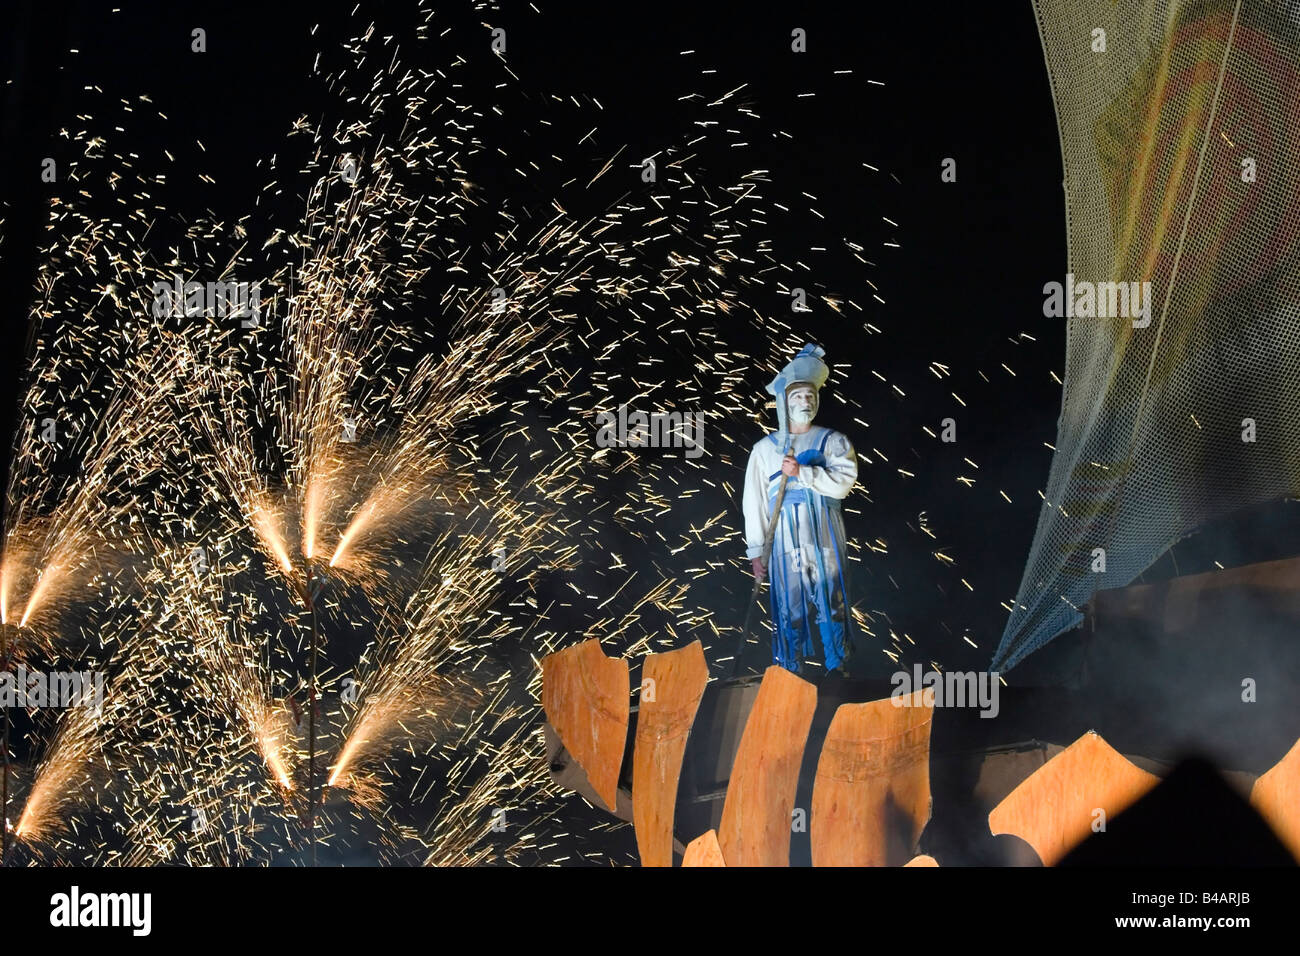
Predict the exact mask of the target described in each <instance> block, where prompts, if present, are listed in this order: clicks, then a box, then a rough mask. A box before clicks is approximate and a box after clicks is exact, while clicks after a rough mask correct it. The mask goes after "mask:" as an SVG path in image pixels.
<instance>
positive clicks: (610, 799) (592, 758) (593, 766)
mask: <svg viewBox="0 0 1300 956" xmlns="http://www.w3.org/2000/svg"><path fill="white" fill-rule="evenodd" d="M542 707H543V708H544V709H545V710H546V719H547V720H549V721H550V723H551V726H552V727H554V728H555V732H556V733H558V734H559V735H560V740H562V741H563V742H564V747H565V749H566V750H568V751H569V753H571V754H572V755H573V758H574V759H575V760H577V761H578V764H579V765H580V766H581V767H582V769H583V770H585V771H586V773H587V779H588V780H590V781H591V787H592V789H593V790H595V791H596V793H597V795H598V796H599V797H600V798H601V799H602V800H603V801H605V808H606V809H607V810H611V811H612V810H614V809H615V806H616V802H617V800H618V771H619V768H620V767H621V766H622V765H623V751H624V749H626V746H627V721H628V710H629V702H628V680H627V661H625V660H622V659H621V658H617V659H616V658H612V657H606V656H605V652H604V651H602V650H601V649H600V640H599V639H598V638H595V637H593V638H591V639H590V640H587V641H583V642H582V643H581V644H577V645H575V646H573V647H568V648H565V649H564V650H562V651H557V652H556V653H554V654H548V655H547V656H546V657H543V658H542Z"/></svg>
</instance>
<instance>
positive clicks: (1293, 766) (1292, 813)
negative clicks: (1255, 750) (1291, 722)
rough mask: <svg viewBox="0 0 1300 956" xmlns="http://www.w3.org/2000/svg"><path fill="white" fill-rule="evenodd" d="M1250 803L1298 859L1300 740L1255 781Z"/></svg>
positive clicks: (1299, 835)
mask: <svg viewBox="0 0 1300 956" xmlns="http://www.w3.org/2000/svg"><path fill="white" fill-rule="evenodd" d="M1250 805H1251V806H1252V807H1254V808H1255V809H1256V810H1257V811H1258V812H1259V814H1260V816H1262V817H1263V818H1264V819H1265V820H1267V821H1268V823H1269V826H1271V827H1272V828H1273V832H1275V833H1276V834H1277V836H1278V839H1279V840H1281V841H1282V842H1283V843H1284V844H1285V845H1286V848H1287V849H1288V850H1290V851H1291V855H1292V856H1294V857H1295V858H1296V859H1297V860H1300V741H1296V744H1295V746H1293V747H1292V748H1291V749H1290V751H1288V752H1287V755H1286V756H1285V757H1283V758H1282V759H1281V760H1279V761H1278V762H1277V763H1276V764H1275V765H1274V766H1273V768H1272V769H1271V770H1269V771H1268V772H1267V773H1266V774H1264V775H1263V776H1262V777H1260V778H1259V779H1258V780H1256V781H1255V786H1254V787H1252V788H1251V791H1250Z"/></svg>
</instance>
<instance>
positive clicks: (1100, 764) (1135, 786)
mask: <svg viewBox="0 0 1300 956" xmlns="http://www.w3.org/2000/svg"><path fill="white" fill-rule="evenodd" d="M1157 782H1158V781H1157V778H1156V777H1154V776H1153V775H1151V774H1149V773H1147V772H1146V771H1145V770H1139V769H1138V768H1137V767H1135V766H1133V764H1131V763H1129V762H1128V761H1127V760H1125V759H1124V757H1123V755H1122V754H1120V753H1118V752H1117V751H1116V750H1115V749H1114V748H1113V747H1111V746H1110V744H1108V743H1106V741H1105V740H1103V739H1102V738H1101V736H1100V735H1098V734H1096V733H1094V732H1092V731H1088V733H1086V734H1084V735H1083V736H1082V737H1080V738H1079V739H1078V740H1076V741H1075V742H1074V743H1072V744H1070V746H1068V747H1066V748H1065V749H1064V750H1062V751H1061V752H1060V753H1059V754H1057V755H1056V756H1055V757H1053V758H1052V759H1051V760H1049V761H1047V763H1045V764H1043V765H1042V766H1041V767H1039V768H1038V769H1037V770H1035V771H1034V772H1033V773H1032V774H1031V775H1030V776H1029V777H1028V778H1027V779H1026V780H1024V781H1023V782H1022V783H1021V784H1020V786H1018V787H1016V789H1014V790H1012V791H1011V793H1009V794H1007V797H1006V799H1004V800H1003V801H1002V802H1001V803H999V804H998V805H997V806H996V807H994V808H993V812H992V813H990V814H989V830H990V831H991V832H992V833H994V834H995V835H996V834H999V833H1012V834H1015V835H1016V836H1018V837H1020V838H1021V839H1023V840H1025V841H1026V842H1027V843H1028V844H1029V845H1030V846H1032V847H1033V848H1034V850H1035V851H1036V852H1037V853H1038V858H1039V859H1040V860H1042V861H1043V866H1055V865H1056V863H1058V862H1059V861H1060V859H1061V857H1063V856H1065V854H1066V853H1067V852H1069V851H1070V850H1072V849H1073V848H1074V847H1075V846H1077V845H1078V844H1080V843H1082V842H1083V841H1084V840H1085V839H1086V838H1087V837H1088V836H1090V835H1091V834H1092V827H1093V821H1094V820H1095V819H1100V817H1098V816H1097V814H1096V811H1097V810H1098V809H1101V810H1104V811H1105V814H1106V816H1105V819H1107V820H1109V819H1110V818H1111V817H1113V816H1115V814H1117V813H1119V812H1120V811H1122V810H1123V809H1124V808H1125V807H1127V806H1129V805H1130V804H1132V803H1133V801H1135V800H1137V799H1138V798H1139V797H1141V796H1142V795H1143V794H1144V793H1146V792H1147V791H1148V790H1150V789H1151V788H1152V787H1154V786H1155V785H1156V783H1157Z"/></svg>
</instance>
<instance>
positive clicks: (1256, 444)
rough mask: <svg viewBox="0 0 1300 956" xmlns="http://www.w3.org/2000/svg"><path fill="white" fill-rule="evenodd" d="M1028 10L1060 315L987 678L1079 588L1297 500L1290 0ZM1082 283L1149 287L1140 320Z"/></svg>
mask: <svg viewBox="0 0 1300 956" xmlns="http://www.w3.org/2000/svg"><path fill="white" fill-rule="evenodd" d="M1034 9H1035V13H1036V15H1037V17H1038V23H1039V33H1040V36H1041V38H1042V41H1043V49H1044V53H1045V56H1046V60H1047V71H1048V75H1049V78H1050V81H1051V87H1052V94H1053V97H1054V99H1055V103H1056V114H1057V122H1058V126H1059V130H1060V135H1061V154H1062V157H1063V161H1064V167H1065V190H1066V228H1067V231H1068V245H1069V272H1070V273H1071V274H1072V275H1073V282H1074V283H1075V285H1076V292H1075V295H1074V297H1073V300H1072V303H1073V304H1074V305H1075V307H1077V308H1079V310H1080V311H1079V313H1078V314H1076V317H1074V318H1064V319H1062V321H1066V322H1067V333H1066V367H1065V379H1064V383H1065V384H1064V395H1063V398H1062V404H1061V417H1060V420H1059V422H1058V425H1057V442H1056V453H1055V457H1054V459H1053V461H1052V468H1051V473H1050V476H1049V478H1048V484H1047V488H1046V490H1045V492H1044V494H1045V500H1044V502H1043V505H1042V511H1041V512H1040V515H1039V520H1038V528H1037V531H1036V532H1035V535H1034V542H1033V546H1032V549H1031V551H1030V554H1029V558H1028V561H1027V563H1026V566H1025V572H1024V577H1023V579H1022V580H1021V583H1020V589H1019V592H1018V593H1017V596H1016V603H1015V606H1014V610H1013V612H1012V614H1011V616H1010V618H1009V619H1008V622H1007V626H1006V630H1005V631H1004V632H1003V635H1002V640H1001V642H1000V644H999V646H998V650H997V653H996V654H995V655H994V660H993V663H992V665H991V666H992V667H993V668H994V669H998V670H1003V671H1005V670H1007V669H1009V668H1011V667H1014V666H1015V665H1016V664H1017V663H1018V662H1019V661H1021V660H1022V659H1023V658H1024V657H1025V656H1026V655H1027V654H1030V653H1032V652H1033V651H1035V650H1037V649H1038V648H1040V647H1041V646H1043V645H1044V644H1045V643H1047V642H1048V641H1050V640H1051V639H1052V638H1053V637H1056V636H1057V635H1059V634H1060V633H1061V632H1063V631H1065V630H1068V629H1069V628H1071V627H1073V626H1074V625H1075V624H1077V623H1078V622H1079V620H1080V616H1081V609H1082V607H1083V606H1084V604H1086V602H1087V601H1088V599H1089V598H1090V597H1091V595H1092V594H1093V592H1094V591H1096V590H1097V589H1098V588H1108V587H1120V586H1124V585H1126V584H1128V583H1129V582H1131V581H1132V580H1133V579H1134V578H1135V577H1137V576H1138V575H1139V574H1140V573H1141V572H1142V571H1144V570H1145V569H1146V568H1147V567H1149V566H1150V565H1151V564H1152V562H1154V561H1155V560H1156V559H1157V558H1158V557H1159V556H1160V555H1161V554H1163V553H1164V552H1165V551H1166V550H1167V549H1168V548H1169V547H1170V546H1171V545H1173V544H1174V543H1176V542H1177V541H1178V540H1179V539H1180V538H1182V537H1184V536H1186V535H1187V534H1188V533H1190V532H1191V531H1193V530H1195V529H1196V528H1197V527H1198V526H1199V525H1201V524H1204V523H1205V522H1207V521H1209V520H1212V519H1214V518H1217V517H1221V516H1223V515H1226V514H1228V513H1230V512H1232V511H1235V510H1237V509H1239V508H1242V507H1245V506H1247V505H1251V504H1256V503H1259V502H1263V501H1267V500H1270V499H1274V498H1279V497H1283V496H1288V495H1294V494H1296V490H1297V489H1296V486H1297V475H1298V474H1300V469H1298V465H1300V461H1298V459H1300V304H1298V303H1300V295H1298V291H1300V290H1298V288H1297V286H1298V285H1300V270H1298V269H1297V266H1298V265H1300V262H1298V260H1300V252H1298V247H1297V242H1296V238H1297V222H1298V220H1300V67H1298V66H1297V62H1298V60H1297V50H1300V2H1296V0H1291V2H1289V3H1282V4H1265V3H1260V2H1249V3H1237V2H1234V0H1227V2H1224V0H1210V2H1194V3H1168V2H1159V0H1152V2H1148V3H1140V2H1132V0H1118V2H1116V0H1038V2H1036V3H1035V5H1034ZM1098 28H1100V29H1101V30H1104V31H1105V34H1104V44H1105V51H1104V52H1101V51H1100V50H1098V49H1097V47H1098V44H1099V40H1100V35H1099V34H1097V33H1096V32H1095V31H1096V30H1097V29H1098ZM1085 282H1087V283H1118V282H1149V283H1150V299H1149V305H1150V312H1149V324H1147V325H1146V326H1145V327H1135V324H1137V325H1138V326H1141V325H1142V324H1143V323H1144V322H1146V319H1144V318H1142V317H1141V316H1140V315H1133V314H1130V316H1129V317H1123V316H1120V317H1105V318H1098V317H1088V316H1087V314H1086V313H1087V312H1088V302H1087V301H1086V300H1087V298H1088V297H1087V293H1086V287H1083V286H1080V284H1081V283H1085ZM1061 283H1062V286H1066V287H1067V288H1066V292H1065V294H1063V296H1062V298H1069V296H1068V280H1067V279H1066V277H1061ZM1079 288H1083V289H1084V290H1085V291H1084V292H1079V291H1077V289H1079ZM1046 298H1047V296H1046V294H1045V299H1046ZM1097 299H1098V303H1095V304H1094V311H1093V315H1094V316H1095V315H1097V314H1101V312H1102V310H1101V309H1099V308H1095V305H1096V304H1099V303H1100V301H1101V299H1102V296H1100V295H1098V297H1097ZM1139 301H1141V300H1140V299H1139ZM1107 304H1108V305H1109V306H1110V307H1111V308H1110V314H1111V315H1114V312H1115V311H1117V310H1120V309H1122V307H1123V299H1122V298H1120V297H1117V298H1116V300H1114V301H1109V302H1108V303H1107ZM1132 305H1133V303H1132V302H1130V309H1132ZM1067 315H1068V313H1067ZM1049 321H1052V320H1049ZM1252 439H1253V440H1252ZM1096 549H1101V551H1097V550H1096ZM1102 552H1104V554H1103V553H1102ZM1103 562H1104V563H1103ZM1103 568H1104V569H1103Z"/></svg>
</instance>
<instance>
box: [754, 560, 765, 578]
mask: <svg viewBox="0 0 1300 956" xmlns="http://www.w3.org/2000/svg"><path fill="white" fill-rule="evenodd" d="M752 563H753V565H754V580H755V581H761V580H763V578H765V577H767V568H765V567H763V559H762V558H754V559H753V562H752Z"/></svg>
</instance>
